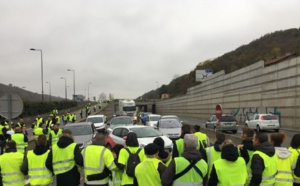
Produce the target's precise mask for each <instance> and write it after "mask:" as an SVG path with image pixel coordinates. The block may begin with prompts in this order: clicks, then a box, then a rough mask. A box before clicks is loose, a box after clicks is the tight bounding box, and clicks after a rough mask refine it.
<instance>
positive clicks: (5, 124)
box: [4, 119, 13, 130]
mask: <svg viewBox="0 0 300 186" xmlns="http://www.w3.org/2000/svg"><path fill="white" fill-rule="evenodd" d="M12 124H13V122H12V121H11V122H10V125H12ZM4 126H5V128H6V129H7V130H9V120H8V119H5V121H4Z"/></svg>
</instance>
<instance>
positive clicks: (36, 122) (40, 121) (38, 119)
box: [35, 115, 44, 127]
mask: <svg viewBox="0 0 300 186" xmlns="http://www.w3.org/2000/svg"><path fill="white" fill-rule="evenodd" d="M41 123H44V119H43V118H42V117H41V115H37V117H36V118H35V127H39V126H40V124H41Z"/></svg>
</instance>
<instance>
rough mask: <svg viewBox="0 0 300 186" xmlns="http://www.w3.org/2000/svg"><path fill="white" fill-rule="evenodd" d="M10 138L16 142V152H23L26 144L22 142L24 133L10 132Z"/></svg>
mask: <svg viewBox="0 0 300 186" xmlns="http://www.w3.org/2000/svg"><path fill="white" fill-rule="evenodd" d="M11 139H12V140H14V141H15V142H16V145H17V152H21V153H23V154H24V152H25V148H26V147H27V146H28V143H27V142H24V134H22V133H15V134H12V135H11Z"/></svg>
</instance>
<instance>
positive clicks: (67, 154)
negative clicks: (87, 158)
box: [52, 142, 76, 175]
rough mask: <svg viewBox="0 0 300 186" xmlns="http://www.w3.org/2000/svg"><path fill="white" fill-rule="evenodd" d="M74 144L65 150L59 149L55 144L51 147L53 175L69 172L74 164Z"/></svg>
mask: <svg viewBox="0 0 300 186" xmlns="http://www.w3.org/2000/svg"><path fill="white" fill-rule="evenodd" d="M75 147H76V143H74V142H73V143H71V144H70V145H68V146H67V147H66V148H59V147H58V146H57V144H54V145H53V147H52V165H53V171H54V174H55V175H57V174H62V173H65V172H68V171H69V170H71V169H72V168H73V167H74V166H75V165H76V164H75V160H74V149H75Z"/></svg>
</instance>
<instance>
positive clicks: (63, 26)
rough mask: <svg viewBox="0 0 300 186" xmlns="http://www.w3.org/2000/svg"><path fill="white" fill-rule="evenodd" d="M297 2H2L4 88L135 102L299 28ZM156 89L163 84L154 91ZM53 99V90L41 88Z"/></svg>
mask: <svg viewBox="0 0 300 186" xmlns="http://www.w3.org/2000/svg"><path fill="white" fill-rule="evenodd" d="M299 7H300V1H299V0H286V1H283V0H243V1H238V0H236V1H229V0H209V1H208V0H195V1H189V0H185V1H183V0H180V1H179V0H160V1H158V0H148V1H145V0H130V1H128V0H118V1H116V0H68V1H67V0H59V1H58V0H56V1H55V0H26V1H20V0H7V1H5V0H1V1H0V42H1V44H0V46H1V50H0V64H1V72H0V83H3V84H9V83H12V84H13V85H14V86H19V87H23V86H24V87H26V90H29V91H32V92H38V93H41V58H40V52H37V51H30V50H29V49H30V48H36V49H42V50H43V64H44V82H46V81H48V82H51V92H52V95H55V96H61V97H64V95H65V92H64V91H65V90H64V86H65V84H64V80H63V79H60V77H66V78H67V84H68V85H69V86H70V87H69V88H68V97H69V98H71V94H72V93H73V73H72V72H68V71H67V69H68V68H70V69H74V70H75V78H76V86H75V87H76V94H82V95H85V94H86V95H87V89H88V83H89V82H91V84H90V85H89V90H90V91H89V92H90V96H96V97H98V95H99V94H100V93H101V92H105V93H106V94H109V93H112V94H113V95H114V97H115V98H136V97H138V96H140V95H142V94H144V93H145V92H148V91H150V90H153V89H156V88H157V85H159V86H161V85H163V84H168V83H169V82H170V81H171V80H172V78H173V76H174V75H175V74H178V75H183V74H186V73H189V72H190V71H191V70H192V69H194V68H195V67H196V65H197V64H198V63H199V62H201V61H204V60H206V59H213V58H216V57H218V56H221V55H222V54H224V53H226V52H229V51H232V50H234V49H236V48H237V47H239V46H240V45H244V44H247V43H249V42H251V41H252V40H254V39H257V38H259V37H261V36H263V35H265V34H266V33H270V32H274V31H277V30H285V29H289V28H299V27H300V11H299ZM156 82H158V84H157V83H156ZM44 93H45V94H49V85H48V84H44Z"/></svg>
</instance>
